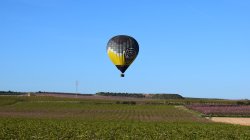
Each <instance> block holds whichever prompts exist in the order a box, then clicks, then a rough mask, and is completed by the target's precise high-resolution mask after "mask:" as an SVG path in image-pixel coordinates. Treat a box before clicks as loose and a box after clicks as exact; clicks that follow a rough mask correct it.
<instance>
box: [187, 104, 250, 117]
mask: <svg viewBox="0 0 250 140" xmlns="http://www.w3.org/2000/svg"><path fill="white" fill-rule="evenodd" d="M187 107H188V108H190V109H193V110H196V111H198V112H200V113H203V114H204V115H205V116H220V117H223V116H234V117H249V116H250V105H188V106H187Z"/></svg>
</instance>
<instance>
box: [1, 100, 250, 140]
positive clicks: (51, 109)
mask: <svg viewBox="0 0 250 140" xmlns="http://www.w3.org/2000/svg"><path fill="white" fill-rule="evenodd" d="M185 102H186V101H184V100H164V101H163V100H133V102H129V101H127V100H125V101H124V100H107V99H87V98H82V99H77V98H58V97H18V96H2V97H1V96H0V139H25V140H26V139H250V127H248V126H240V125H230V124H221V123H214V122H211V121H209V120H207V119H205V118H202V117H200V114H199V113H196V112H194V111H190V110H188V109H185V108H184V107H183V106H182V105H180V103H185ZM188 102H196V101H191V100H189V101H188ZM216 102H218V101H216ZM222 102H224V101H222ZM175 103H176V104H175Z"/></svg>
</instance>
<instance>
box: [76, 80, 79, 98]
mask: <svg viewBox="0 0 250 140" xmlns="http://www.w3.org/2000/svg"><path fill="white" fill-rule="evenodd" d="M78 85H79V83H78V80H76V98H77V94H78Z"/></svg>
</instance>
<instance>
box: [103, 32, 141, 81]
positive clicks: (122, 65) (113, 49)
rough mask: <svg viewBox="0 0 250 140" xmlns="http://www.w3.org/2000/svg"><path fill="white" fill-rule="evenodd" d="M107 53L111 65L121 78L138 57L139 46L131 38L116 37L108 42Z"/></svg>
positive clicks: (125, 36) (124, 36)
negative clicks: (115, 68)
mask: <svg viewBox="0 0 250 140" xmlns="http://www.w3.org/2000/svg"><path fill="white" fill-rule="evenodd" d="M107 53H108V56H109V58H110V60H111V61H112V62H113V64H114V65H115V66H116V67H117V68H118V69H119V70H120V71H121V72H122V75H121V76H122V77H123V76H124V74H123V73H124V72H125V71H126V70H127V68H128V67H129V66H130V65H131V64H132V63H133V61H134V60H135V58H136V56H137V55H138V53H139V45H138V42H137V41H136V40H135V39H134V38H133V37H130V36H127V35H118V36H114V37H112V38H111V39H110V40H109V42H108V45H107Z"/></svg>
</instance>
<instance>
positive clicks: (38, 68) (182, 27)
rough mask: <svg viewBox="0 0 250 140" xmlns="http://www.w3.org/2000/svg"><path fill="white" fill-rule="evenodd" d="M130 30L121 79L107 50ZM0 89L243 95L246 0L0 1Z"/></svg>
mask: <svg viewBox="0 0 250 140" xmlns="http://www.w3.org/2000/svg"><path fill="white" fill-rule="evenodd" d="M119 34H126V35H130V36H133V37H134V38H135V39H136V40H137V41H138V43H139V45H140V52H139V55H138V57H137V59H136V60H135V61H134V63H133V64H132V65H131V66H130V68H129V69H128V70H127V71H126V73H125V77H124V78H120V71H119V70H117V69H116V67H115V66H114V65H113V64H112V63H111V61H110V60H109V58H108V56H107V53H106V45H107V42H108V40H109V39H110V38H111V37H112V36H115V35H119ZM0 53H1V54H0V66H1V68H0V90H13V91H61V92H75V81H76V80H78V81H79V90H78V91H79V92H81V93H95V92H98V91H110V92H131V93H133V92H136V93H179V94H181V95H183V96H186V97H210V98H227V99H245V98H248V99H250V1H249V0H202V1H201V0H196V1H195V0H193V1H187V0H144V1H139V0H137V1H136V0H126V1H119V0H1V1H0Z"/></svg>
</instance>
